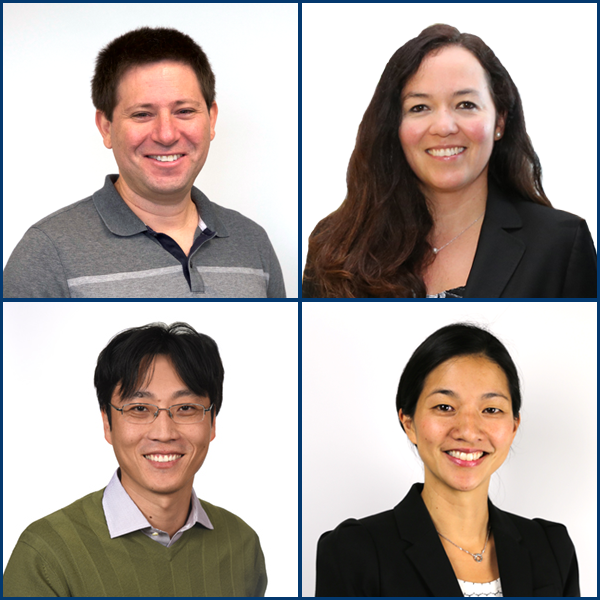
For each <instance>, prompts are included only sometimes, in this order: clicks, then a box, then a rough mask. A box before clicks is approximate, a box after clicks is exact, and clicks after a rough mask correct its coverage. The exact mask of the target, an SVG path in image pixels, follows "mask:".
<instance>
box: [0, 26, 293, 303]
mask: <svg viewBox="0 0 600 600" xmlns="http://www.w3.org/2000/svg"><path fill="white" fill-rule="evenodd" d="M92 99H93V102H94V106H95V107H96V125H97V127H98V129H99V131H100V133H101V135H102V138H103V141H104V145H105V146H106V147H107V148H109V149H112V151H113V153H114V156H115V160H116V162H117V165H118V167H119V174H118V175H108V176H107V177H106V180H105V184H104V187H103V188H102V189H101V190H99V191H97V192H96V193H94V194H93V195H92V196H90V197H89V198H86V199H85V200H81V201H80V202H77V203H75V204H72V205H71V206H67V207H66V208H63V209H61V210H59V211H57V212H55V213H53V214H52V215H50V216H48V217H46V218H45V219H42V220H41V221H39V222H38V223H36V224H35V225H33V226H32V227H31V228H30V229H29V230H28V231H27V232H26V234H25V236H24V237H23V239H22V240H21V241H20V242H19V244H18V245H17V247H16V248H15V250H14V251H13V253H12V255H11V257H10V259H9V261H8V263H7V265H6V268H5V270H4V297H5V298H116V297H117V298H139V297H142V298H223V297H227V298H267V297H269V298H284V297H285V287H284V282H283V277H282V274H281V268H280V266H279V261H278V260H277V256H276V255H275V251H274V250H273V247H272V245H271V242H270V241H269V238H268V236H267V234H266V232H265V231H264V229H262V227H260V226H259V225H257V224H256V223H254V222H253V221H251V220H250V219H248V218H246V217H244V216H243V215H241V214H240V213H238V212H236V211H233V210H229V209H226V208H223V207H221V206H219V205H217V204H214V203H213V202H211V201H210V200H209V199H208V198H207V197H206V196H205V195H204V194H203V193H202V192H201V191H200V190H198V189H197V188H195V187H193V183H194V181H195V179H196V177H197V176H198V174H199V173H200V170H201V169H202V167H203V166H204V163H205V161H206V157H207V155H208V149H209V146H210V142H211V141H212V139H213V138H214V135H215V124H216V121H217V112H218V109H217V104H216V102H215V77H214V74H213V72H212V69H211V67H210V64H209V62H208V59H207V57H206V55H205V54H204V52H203V51H202V49H201V48H200V46H198V45H197V44H196V43H195V42H194V41H193V40H192V39H191V38H190V37H189V36H187V35H185V34H183V33H181V32H179V31H176V30H174V29H165V28H155V29H151V28H148V27H144V28H142V29H137V30H135V31H131V32H129V33H126V34H125V35H122V36H121V37H119V38H117V39H115V40H113V41H112V42H111V43H110V44H108V46H106V47H105V48H104V49H103V50H102V51H101V52H100V54H99V55H98V58H97V61H96V70H95V73H94V78H93V80H92Z"/></svg>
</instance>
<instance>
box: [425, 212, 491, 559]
mask: <svg viewBox="0 0 600 600" xmlns="http://www.w3.org/2000/svg"><path fill="white" fill-rule="evenodd" d="M484 214H485V212H482V213H481V214H480V215H479V216H478V217H477V218H476V219H475V220H474V221H473V222H472V223H471V224H470V225H467V227H465V228H464V229H463V230H462V231H461V232H460V233H459V234H458V235H457V236H456V237H454V238H452V239H451V240H450V241H449V242H446V243H445V244H444V245H443V246H442V247H441V248H435V247H434V249H433V253H434V254H437V253H438V252H441V251H442V250H443V249H444V248H445V247H446V246H449V245H450V244H451V243H452V242H454V241H455V240H457V239H458V238H459V237H460V236H461V235H462V234H463V233H464V232H465V231H467V229H471V227H473V225H475V223H477V221H479V219H481V217H483V215H484ZM440 535H441V534H440ZM448 541H450V540H448ZM461 550H462V548H461Z"/></svg>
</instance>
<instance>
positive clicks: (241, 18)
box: [3, 3, 298, 298]
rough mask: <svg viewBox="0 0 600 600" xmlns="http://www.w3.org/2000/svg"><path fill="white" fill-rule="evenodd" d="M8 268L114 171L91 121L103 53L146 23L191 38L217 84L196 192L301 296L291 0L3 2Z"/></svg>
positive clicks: (293, 294) (295, 29)
mask: <svg viewBox="0 0 600 600" xmlns="http://www.w3.org/2000/svg"><path fill="white" fill-rule="evenodd" d="M3 9H4V264H6V261H7V260H8V257H9V255H10V253H11V252H12V250H13V248H14V247H15V246H16V244H17V243H18V241H19V240H20V239H21V237H22V236H23V234H24V233H25V231H26V230H27V229H28V228H29V227H30V226H31V225H33V224H34V223H36V222H37V221H38V220H40V219H41V218H43V217H45V216H47V215H48V214H50V213H52V212H54V211H56V210H58V209H59V208H62V207H63V206H67V205H69V204H72V203H73V202H76V201H78V200H82V199H83V198H86V197H88V196H90V195H91V194H93V193H94V192H95V191H96V190H98V189H100V188H101V187H102V186H103V185H104V177H105V175H106V174H108V173H117V172H118V169H117V165H116V162H115V160H114V158H113V154H112V151H111V150H107V149H106V148H105V147H104V145H103V143H102V137H101V136H100V133H99V132H98V130H97V129H96V125H95V123H94V115H95V109H94V106H93V104H92V100H91V91H90V81H91V79H92V75H93V70H94V65H95V59H96V56H97V54H98V52H99V51H100V50H101V49H102V48H103V47H104V46H105V45H106V44H108V43H109V42H110V41H111V40H113V39H114V38H115V37H117V36H119V35H122V34H123V33H125V32H127V31H130V30H131V29H136V28H138V27H142V26H150V27H175V28H176V29H180V30H181V31H183V32H184V33H187V34H188V35H190V36H191V37H192V38H193V39H194V40H196V42H198V43H199V44H200V45H201V46H202V48H203V49H204V51H205V52H206V54H207V55H208V58H209V60H210V62H211V65H212V67H213V71H214V72H215V75H216V79H217V104H218V106H219V116H218V119H217V126H216V136H215V139H214V141H213V142H212V143H211V147H210V152H209V155H208V160H207V161H206V164H205V166H204V168H203V169H202V171H201V173H200V175H199V176H198V178H197V180H196V183H195V185H196V186H197V187H198V188H200V189H201V190H202V191H203V192H204V193H205V194H206V195H207V196H208V197H209V198H210V199H211V200H212V201H213V202H216V203H217V204H221V205H222V206H225V207H227V208H232V209H235V210H238V211H239V212H241V213H243V214H244V215H246V216H247V217H249V218H251V219H253V220H254V221H256V222H258V223H259V224H260V225H262V226H263V227H264V228H265V229H266V230H267V233H268V234H269V237H270V239H271V242H272V243H273V246H274V248H275V251H276V252H277V255H278V257H279V260H280V262H281V266H282V269H283V275H284V278H285V284H286V288H287V294H288V297H290V298H291V297H297V295H298V291H297V287H298V6H297V5H296V4H210V3H209V4H203V3H198V4H194V3H191V4H153V3H146V4H127V3H125V4H102V3H99V4H93V3H92V4H4V6H3Z"/></svg>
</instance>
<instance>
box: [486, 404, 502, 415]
mask: <svg viewBox="0 0 600 600" xmlns="http://www.w3.org/2000/svg"><path fill="white" fill-rule="evenodd" d="M483 412H485V413H487V414H488V415H499V414H500V413H501V412H502V411H501V410H500V409H499V408H496V407H495V406H489V407H488V408H486V409H485V410H484V411H483Z"/></svg>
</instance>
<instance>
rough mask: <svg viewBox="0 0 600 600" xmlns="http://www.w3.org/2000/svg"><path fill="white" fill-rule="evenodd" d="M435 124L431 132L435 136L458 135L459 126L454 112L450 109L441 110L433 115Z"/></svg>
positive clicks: (433, 123)
mask: <svg viewBox="0 0 600 600" xmlns="http://www.w3.org/2000/svg"><path fill="white" fill-rule="evenodd" d="M432 119H433V122H432V123H431V127H430V128H429V132H430V133H431V134H433V135H439V136H442V137H447V136H449V135H453V134H455V133H458V124H457V123H456V118H455V115H454V114H453V112H452V111H451V110H450V109H448V108H441V109H440V110H437V111H436V112H435V113H434V114H433V115H432Z"/></svg>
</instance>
